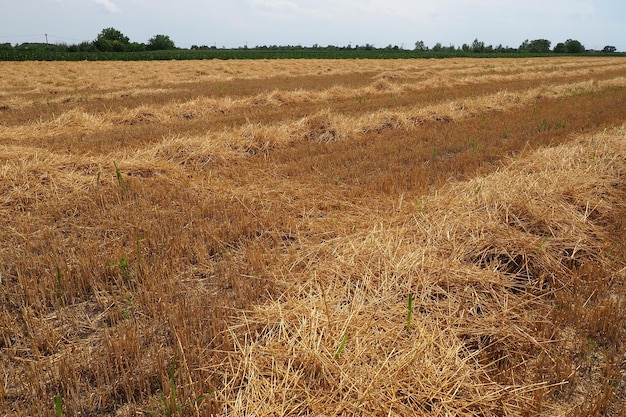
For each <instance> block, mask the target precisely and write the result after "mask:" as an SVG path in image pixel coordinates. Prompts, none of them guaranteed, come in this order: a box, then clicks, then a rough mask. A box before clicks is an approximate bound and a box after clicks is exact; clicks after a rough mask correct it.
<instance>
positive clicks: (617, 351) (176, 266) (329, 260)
mask: <svg viewBox="0 0 626 417" xmlns="http://www.w3.org/2000/svg"><path fill="white" fill-rule="evenodd" d="M0 70H2V71H3V78H2V80H0V118H1V119H0V149H1V150H2V152H0V213H1V216H2V220H3V223H4V228H3V235H2V244H1V245H0V274H1V281H0V299H1V301H2V303H1V304H0V305H1V306H2V307H1V308H2V312H1V314H0V349H1V350H2V353H3V354H2V355H1V357H0V377H1V378H0V381H1V382H0V410H2V414H6V415H16V416H17V415H46V416H48V415H49V416H52V415H55V410H54V404H55V397H57V396H58V398H61V400H62V403H63V411H64V415H79V414H82V415H100V416H105V415H120V416H124V415H127V416H130V415H137V414H143V413H145V412H146V411H154V412H156V413H162V414H163V415H166V414H167V412H168V411H176V410H175V408H176V406H180V405H182V404H187V403H190V402H192V400H193V399H195V398H198V396H200V395H201V394H204V393H209V392H211V393H212V395H211V396H210V397H207V398H206V399H205V400H204V401H203V402H201V403H200V402H198V403H192V404H191V406H190V407H189V408H187V409H186V410H185V412H184V413H183V414H184V415H215V414H221V415H253V414H254V415H291V414H295V415H362V414H369V415H433V416H437V415H441V416H443V415H467V416H471V415H482V416H502V415H507V416H522V415H528V416H531V415H532V416H534V415H545V416H552V415H563V416H570V415H579V416H587V415H622V414H624V409H625V401H624V398H625V397H624V395H625V394H626V391H624V388H623V384H624V380H623V375H622V374H623V369H622V368H623V362H624V360H625V359H626V358H624V353H623V352H624V349H623V348H624V346H623V342H622V341H623V340H624V323H625V319H626V317H624V313H623V311H624V307H625V306H624V299H625V298H624V296H625V293H624V288H623V284H622V281H623V279H624V267H625V263H624V259H626V258H625V256H626V246H625V245H624V242H623V238H622V236H623V234H624V232H625V231H626V222H625V221H624V218H625V217H624V213H625V211H624V210H625V208H624V205H623V201H624V185H623V181H624V179H623V175H624V170H625V169H626V147H625V146H626V145H625V144H626V141H625V140H626V133H625V132H624V129H623V128H622V127H620V126H623V123H624V117H625V113H624V109H626V106H625V105H624V104H625V102H626V88H625V87H626V86H625V85H624V76H625V75H626V65H625V64H624V62H623V60H619V59H587V58H585V59H576V60H574V59H533V60H463V59H458V60H457V59H455V60H444V61H262V62H218V61H208V62H189V63H182V62H164V63H88V62H84V63H12V64H9V63H1V64H0ZM409 299H410V301H409ZM409 306H410V307H411V308H410V309H409ZM174 358H176V362H175V367H174V368H172V364H173V361H174ZM172 369H174V372H173V371H172ZM172 382H173V383H172ZM172 388H173V389H174V392H172ZM161 393H163V395H164V398H165V402H163V403H159V401H160V400H159V398H161ZM174 394H176V396H174ZM175 398H176V399H175ZM155 399H156V400H157V401H154V400H155ZM168 408H169V409H170V410H168Z"/></svg>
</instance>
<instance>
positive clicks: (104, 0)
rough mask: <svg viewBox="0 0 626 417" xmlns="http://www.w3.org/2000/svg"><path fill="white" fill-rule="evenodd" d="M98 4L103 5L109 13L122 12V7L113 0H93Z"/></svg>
mask: <svg viewBox="0 0 626 417" xmlns="http://www.w3.org/2000/svg"><path fill="white" fill-rule="evenodd" d="M93 1H94V3H96V4H97V5H98V6H100V7H102V8H103V9H104V10H106V11H107V12H109V13H119V12H121V10H120V8H119V7H117V4H115V3H113V1H112V0H93Z"/></svg>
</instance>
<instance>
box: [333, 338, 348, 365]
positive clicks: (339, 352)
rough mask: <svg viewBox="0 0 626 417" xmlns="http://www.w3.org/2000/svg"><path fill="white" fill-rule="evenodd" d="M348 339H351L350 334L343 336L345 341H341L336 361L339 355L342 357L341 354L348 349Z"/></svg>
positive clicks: (336, 353) (336, 352)
mask: <svg viewBox="0 0 626 417" xmlns="http://www.w3.org/2000/svg"><path fill="white" fill-rule="evenodd" d="M348 337H349V335H348V333H346V334H344V335H343V339H341V343H340V344H339V347H338V348H337V350H336V351H335V356H334V358H335V359H337V358H338V357H339V355H341V352H343V350H344V348H345V347H346V343H348Z"/></svg>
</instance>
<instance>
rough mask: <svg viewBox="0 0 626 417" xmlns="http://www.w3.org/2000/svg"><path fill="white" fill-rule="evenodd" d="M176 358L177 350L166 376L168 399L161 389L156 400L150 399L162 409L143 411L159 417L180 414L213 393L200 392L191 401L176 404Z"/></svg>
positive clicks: (171, 416)
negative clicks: (168, 387)
mask: <svg viewBox="0 0 626 417" xmlns="http://www.w3.org/2000/svg"><path fill="white" fill-rule="evenodd" d="M177 358H178V351H176V352H174V358H173V359H172V362H171V364H170V372H169V378H168V380H169V384H170V401H169V402H168V400H167V398H165V393H164V392H163V390H161V392H160V398H159V399H158V400H157V399H154V398H152V401H154V402H155V403H156V404H158V405H159V406H160V407H161V408H162V409H163V411H162V412H157V411H149V410H144V412H146V413H148V414H151V415H159V416H161V417H163V416H165V417H173V416H182V413H183V411H184V410H185V409H186V408H188V407H190V406H191V405H193V404H200V403H202V401H204V400H205V399H206V398H207V397H209V396H211V395H213V394H212V393H206V394H202V395H200V396H199V397H197V398H196V399H194V400H193V401H190V402H188V403H187V404H182V405H179V404H178V398H177V394H176V391H177V390H176V379H175V374H176V362H177Z"/></svg>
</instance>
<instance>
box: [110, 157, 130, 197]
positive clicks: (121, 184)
mask: <svg viewBox="0 0 626 417" xmlns="http://www.w3.org/2000/svg"><path fill="white" fill-rule="evenodd" d="M113 166H114V167H115V176H116V177H117V184H118V185H119V187H120V190H121V191H122V192H125V191H127V190H128V183H127V182H126V181H125V180H124V176H123V175H122V171H120V169H119V167H118V166H117V164H116V163H115V161H113Z"/></svg>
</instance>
